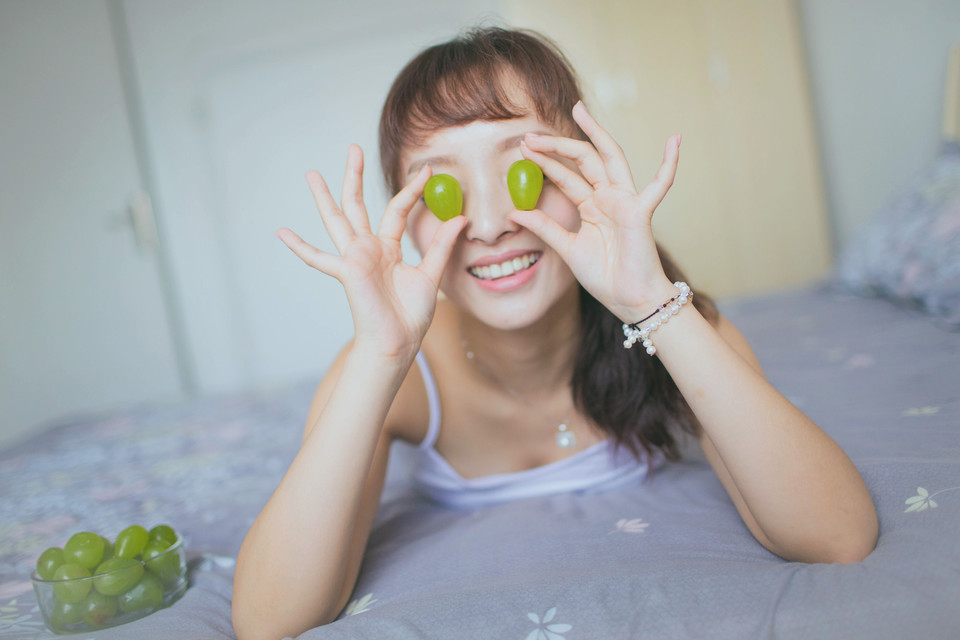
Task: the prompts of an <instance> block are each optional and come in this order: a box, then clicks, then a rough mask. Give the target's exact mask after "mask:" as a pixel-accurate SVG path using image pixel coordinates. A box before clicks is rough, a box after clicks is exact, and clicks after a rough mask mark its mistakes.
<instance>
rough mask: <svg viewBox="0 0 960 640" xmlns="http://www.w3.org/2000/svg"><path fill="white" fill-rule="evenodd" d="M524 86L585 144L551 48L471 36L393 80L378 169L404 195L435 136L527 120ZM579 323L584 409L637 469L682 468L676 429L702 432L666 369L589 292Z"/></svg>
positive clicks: (560, 59)
mask: <svg viewBox="0 0 960 640" xmlns="http://www.w3.org/2000/svg"><path fill="white" fill-rule="evenodd" d="M516 82H519V83H520V86H521V87H522V88H523V89H524V91H525V93H526V96H527V97H528V98H529V102H528V104H532V105H533V107H534V109H536V114H537V117H538V118H539V119H540V120H541V121H543V122H547V123H550V124H551V125H552V126H554V127H556V128H557V129H559V130H560V131H563V132H565V133H566V134H567V135H569V136H570V137H575V138H579V139H581V140H586V139H587V137H586V135H585V134H584V133H583V132H582V131H581V130H580V127H579V126H578V125H577V124H576V122H575V121H574V120H573V116H572V113H571V112H572V109H573V106H574V105H575V104H576V103H577V101H578V100H580V99H581V91H580V85H579V82H578V80H577V77H576V74H575V73H574V71H573V68H572V67H571V65H570V63H569V61H568V60H567V59H566V57H565V56H564V55H563V53H562V52H561V51H560V49H559V48H558V47H557V46H556V45H555V44H554V43H553V42H551V41H550V40H549V39H547V38H545V37H544V36H542V35H540V34H538V33H536V32H533V31H529V30H510V29H503V28H500V27H485V28H477V29H473V30H470V31H467V32H464V33H463V34H461V35H460V36H458V37H457V38H455V39H453V40H451V41H449V42H445V43H443V44H438V45H435V46H432V47H430V48H428V49H426V50H424V51H423V52H421V53H420V54H419V55H417V56H416V57H415V58H413V60H411V61H410V62H409V63H408V64H407V66H406V67H404V69H403V70H402V71H401V72H400V74H399V75H398V76H397V78H396V80H394V83H393V86H392V87H391V89H390V92H389V93H388V94H387V98H386V101H385V103H384V106H383V112H382V114H381V118H380V164H381V168H382V170H383V176H384V179H385V180H386V183H387V188H388V190H389V191H390V193H392V194H396V193H397V192H398V191H399V190H400V189H401V188H402V187H403V182H402V179H403V178H402V169H401V167H400V155H401V153H402V152H403V150H404V149H407V148H410V147H411V146H415V145H419V144H421V143H422V142H423V141H424V140H425V139H426V138H427V137H428V136H429V135H430V134H431V133H433V132H434V131H436V130H437V129H440V128H443V127H451V126H458V125H464V124H468V123H470V122H473V121H476V120H506V119H511V118H519V117H523V116H526V115H529V114H528V108H527V107H525V106H523V105H518V104H515V103H514V102H511V100H510V95H511V92H510V89H511V88H514V89H515V86H508V83H510V84H511V85H513V83H516ZM512 95H516V94H515V92H514V93H512ZM657 251H658V252H659V255H660V261H661V264H662V265H663V270H664V273H665V274H666V276H667V277H668V278H669V279H670V281H671V282H675V281H677V280H684V281H686V280H687V278H686V277H685V276H684V275H683V273H682V272H681V270H680V269H679V267H677V265H676V263H675V262H674V261H673V260H672V259H671V258H670V256H669V255H668V254H667V252H666V251H664V250H663V248H662V247H661V246H660V245H659V243H658V244H657ZM691 288H692V289H693V290H694V297H693V304H694V306H695V307H696V308H697V309H698V310H699V311H700V313H701V314H703V316H704V317H705V318H706V319H707V320H708V321H709V322H711V323H713V324H716V323H717V321H718V318H719V314H718V312H717V308H716V305H715V304H714V302H713V301H712V300H711V299H710V297H709V296H707V295H705V294H703V293H702V292H701V291H699V290H697V289H696V287H693V286H692V285H691ZM580 313H581V324H582V328H581V335H580V346H579V349H578V351H577V355H576V360H575V364H574V371H573V377H572V380H571V387H572V389H573V399H574V402H575V403H576V405H577V408H578V409H579V410H580V411H582V412H584V413H585V414H586V415H588V416H590V418H591V419H592V420H593V421H594V423H595V424H596V425H597V426H598V427H599V428H600V429H601V430H603V431H604V432H606V433H608V434H609V435H610V436H612V437H613V439H614V441H615V442H616V444H617V446H626V447H627V448H628V449H629V450H630V451H631V452H632V453H633V455H634V456H636V457H637V458H638V459H640V458H641V456H642V455H643V453H645V454H646V455H648V456H649V455H653V454H654V453H655V451H660V452H661V453H662V454H663V455H664V457H665V458H666V459H668V460H674V461H675V460H679V459H680V457H681V455H680V448H679V446H678V444H677V441H676V439H675V438H674V433H673V432H672V431H673V429H680V430H681V431H683V432H686V433H689V434H691V435H694V436H699V435H700V429H699V425H698V423H697V421H696V419H695V417H694V415H693V412H692V411H691V409H690V406H689V405H688V404H687V401H686V400H685V399H684V397H683V395H682V394H681V393H680V390H679V389H678V388H677V385H676V383H674V381H673V379H672V378H671V377H670V374H669V373H667V370H666V368H664V366H663V365H662V364H661V363H660V359H659V358H651V357H647V355H646V354H644V353H642V352H640V353H638V352H637V349H632V350H630V351H628V350H626V349H624V348H623V345H622V342H623V332H622V330H621V324H622V323H621V322H620V320H619V319H618V318H617V317H616V316H614V315H613V314H612V313H611V312H610V311H609V310H608V309H607V308H606V307H604V306H603V305H602V304H600V303H599V302H598V301H597V300H596V299H595V298H594V297H593V296H591V295H590V294H589V293H587V291H586V290H585V289H584V288H583V287H580ZM641 450H642V452H641Z"/></svg>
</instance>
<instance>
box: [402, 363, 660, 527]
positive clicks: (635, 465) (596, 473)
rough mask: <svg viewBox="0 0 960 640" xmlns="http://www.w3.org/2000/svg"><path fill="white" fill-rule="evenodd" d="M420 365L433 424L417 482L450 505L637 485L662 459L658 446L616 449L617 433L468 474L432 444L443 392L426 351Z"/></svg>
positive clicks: (421, 452)
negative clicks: (644, 451)
mask: <svg viewBox="0 0 960 640" xmlns="http://www.w3.org/2000/svg"><path fill="white" fill-rule="evenodd" d="M417 365H418V366H419V367H420V373H421V375H422V376H423V383H424V385H425V386H426V388H427V398H428V401H429V405H430V426H429V427H428V429H427V435H426V437H425V438H424V439H423V442H421V443H420V445H419V447H418V451H419V461H418V465H417V469H416V471H415V473H414V481H415V483H416V486H417V489H418V490H419V491H421V492H422V493H424V494H426V495H427V496H428V497H430V498H432V499H433V500H435V501H437V502H439V503H441V504H444V505H446V506H449V507H456V508H476V507H482V506H486V505H490V504H497V503H500V502H507V501H510V500H519V499H522V498H532V497H535V496H542V495H549V494H555V493H567V492H577V493H598V492H601V491H608V490H610V489H615V488H618V487H623V486H626V485H630V484H639V483H640V482H641V481H642V480H643V479H644V478H645V477H646V476H647V474H648V472H649V471H650V470H652V469H656V468H657V467H659V466H660V465H661V464H662V463H663V460H664V457H663V454H662V453H660V452H659V451H658V452H657V453H656V455H655V456H653V457H652V459H647V458H646V457H644V459H643V460H641V461H638V460H637V459H636V458H635V457H634V456H633V454H632V453H630V451H629V450H628V449H627V448H626V447H620V448H619V449H617V448H615V447H614V440H613V438H608V439H606V440H604V441H602V442H598V443H597V444H594V445H592V446H590V447H588V448H586V449H584V450H582V451H579V452H577V453H575V454H573V455H572V456H569V457H567V458H564V459H562V460H558V461H556V462H551V463H549V464H545V465H542V466H539V467H534V468H533V469H526V470H524V471H515V472H510V473H497V474H494V475H489V476H483V477H480V478H464V477H463V476H461V475H460V474H459V473H457V471H456V470H455V469H454V468H453V467H451V466H450V463H448V462H447V461H446V459H445V458H444V457H443V456H441V455H440V454H439V453H438V452H437V450H436V449H435V448H434V445H435V444H436V442H437V436H438V435H439V433H440V396H439V394H438V393H437V385H436V381H435V380H434V378H433V374H432V373H431V371H430V367H429V366H428V365H427V359H426V358H425V357H424V355H423V352H422V351H421V352H419V353H417ZM651 463H652V464H651Z"/></svg>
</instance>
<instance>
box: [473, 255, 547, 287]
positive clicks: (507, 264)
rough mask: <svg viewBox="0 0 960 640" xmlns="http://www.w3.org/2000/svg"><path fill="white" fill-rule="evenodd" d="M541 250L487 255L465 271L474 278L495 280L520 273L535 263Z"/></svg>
mask: <svg viewBox="0 0 960 640" xmlns="http://www.w3.org/2000/svg"><path fill="white" fill-rule="evenodd" d="M542 254H543V252H542V251H529V250H526V251H525V250H519V251H509V252H507V253H502V254H499V255H496V256H487V257H485V258H481V259H480V260H478V261H476V262H475V263H474V264H472V265H470V266H469V267H467V271H468V272H469V273H470V275H472V276H473V277H474V278H477V279H480V280H486V281H490V280H497V279H500V278H506V277H509V276H512V275H514V274H516V273H520V272H522V271H525V270H527V269H529V268H530V267H532V266H533V265H535V264H537V262H538V261H539V260H540V257H541V255H542Z"/></svg>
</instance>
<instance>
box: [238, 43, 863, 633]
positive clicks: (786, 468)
mask: <svg viewBox="0 0 960 640" xmlns="http://www.w3.org/2000/svg"><path fill="white" fill-rule="evenodd" d="M679 149H680V136H679V135H676V136H672V137H671V138H670V139H669V140H668V141H667V143H666V148H665V151H664V157H663V164H662V165H661V167H660V169H659V171H658V172H657V174H656V176H655V177H654V179H653V181H652V182H651V183H650V184H649V185H647V186H646V187H645V188H643V189H642V190H640V191H638V190H637V189H636V188H635V186H634V179H633V177H632V175H631V172H630V168H629V167H628V165H627V162H626V160H625V158H624V154H623V151H622V150H621V148H620V147H619V146H618V145H617V143H616V141H614V140H613V139H612V138H611V136H610V135H609V134H608V133H607V132H606V131H605V130H604V129H603V128H602V127H601V126H600V125H599V124H598V123H597V122H596V121H595V120H594V119H593V117H592V116H591V115H590V113H589V111H588V110H587V109H586V107H584V105H583V103H582V102H581V101H580V91H579V88H578V86H577V81H576V79H575V76H574V75H573V73H572V71H571V70H570V68H569V66H568V64H567V62H566V60H565V59H564V57H563V56H562V54H561V53H560V52H559V51H557V50H556V49H555V47H553V45H551V44H550V43H549V42H548V41H546V40H545V39H543V38H542V37H540V36H537V35H536V34H532V33H530V32H520V31H509V30H503V29H499V28H492V29H483V30H476V31H473V32H470V33H468V34H466V35H464V36H462V37H460V38H458V39H456V40H453V41H451V42H448V43H445V44H442V45H438V46H435V47H432V48H430V49H428V50H426V51H424V52H423V53H421V54H420V55H419V56H417V57H416V58H415V59H414V60H412V61H411V62H410V63H409V64H408V66H407V67H406V68H405V69H404V70H403V71H402V72H401V74H400V75H399V76H398V78H397V79H396V81H395V83H394V85H393V88H392V89H391V91H390V94H389V95H388V97H387V100H386V104H385V106H384V110H383V115H382V118H381V123H380V156H381V162H382V168H383V173H384V176H385V177H386V180H387V184H388V185H389V187H390V189H391V191H392V193H394V194H395V195H394V197H393V199H392V200H391V201H390V203H389V205H388V206H387V209H386V211H385V213H384V215H383V218H382V221H381V223H380V226H379V229H377V230H376V231H374V230H372V229H371V227H370V224H369V218H368V214H367V211H366V209H365V207H364V202H363V188H362V173H363V156H362V152H361V150H360V149H359V148H358V147H356V146H351V147H350V149H349V153H348V159H347V171H346V177H345V179H344V184H343V192H342V195H341V202H340V205H339V206H338V205H337V203H336V202H335V201H334V199H333V197H332V196H331V194H330V192H329V191H328V189H327V186H326V184H325V182H324V180H323V178H322V177H321V176H320V175H319V174H318V173H316V172H309V173H308V174H307V181H308V183H309V185H310V188H311V190H312V191H313V194H314V197H315V199H316V204H317V207H318V209H319V211H320V216H321V218H322V220H323V223H324V225H325V227H326V229H327V231H328V233H329V234H330V236H331V238H332V239H333V243H334V245H335V246H336V249H337V252H338V253H339V255H332V254H330V253H325V252H323V251H319V250H317V249H316V248H314V247H312V246H311V245H309V244H308V243H307V242H305V241H304V240H302V239H301V238H300V237H299V236H298V235H296V234H295V233H293V232H292V231H290V230H289V229H285V228H284V229H280V230H279V231H278V232H277V235H278V237H279V238H280V239H281V240H282V241H283V242H284V243H285V244H286V245H287V246H288V247H289V248H290V249H291V250H292V251H293V252H294V253H295V254H296V255H297V256H299V257H300V258H301V259H302V260H303V261H304V262H305V263H306V264H308V265H309V266H311V267H313V268H315V269H317V270H318V271H320V272H322V273H325V274H327V275H329V276H333V277H335V278H337V280H339V281H340V282H341V283H342V284H343V286H344V289H345V290H346V294H347V299H348V301H349V304H350V309H351V311H352V314H353V321H354V325H355V336H354V339H353V340H352V341H351V343H350V344H349V345H347V346H346V347H345V348H344V349H343V351H342V352H341V353H340V355H339V356H338V357H337V358H336V360H335V362H334V363H333V365H332V366H331V368H330V370H329V372H328V373H327V375H326V377H325V378H324V379H323V381H322V382H321V383H320V385H319V387H318V389H317V393H316V396H315V398H314V400H313V403H312V406H311V407H310V412H309V416H308V418H307V422H306V428H305V430H304V438H303V444H302V447H301V449H300V451H299V453H298V454H297V456H296V458H295V460H294V461H293V463H292V464H291V466H290V469H289V470H288V471H287V473H286V475H285V476H284V478H283V480H282V482H281V484H280V486H279V487H278V488H277V490H276V492H275V493H274V494H273V496H272V497H271V499H270V501H269V502H268V503H267V505H266V506H265V507H264V509H263V511H262V512H261V514H260V515H259V517H258V518H257V520H256V521H255V522H254V524H253V526H252V527H251V529H250V531H249V533H248V534H247V536H246V539H245V540H244V542H243V546H242V548H241V550H240V554H239V557H238V562H237V569H236V577H235V581H234V596H233V622H234V627H235V629H236V631H237V635H238V637H239V638H240V639H241V640H246V639H248V638H266V637H281V636H285V635H290V636H294V635H297V634H299V633H301V632H303V631H304V630H306V629H308V628H311V627H314V626H317V625H321V624H325V623H328V622H330V621H332V620H334V619H335V618H336V617H337V615H338V614H339V613H340V611H341V610H342V608H343V607H344V606H345V604H346V603H347V601H348V600H349V597H350V595H351V593H352V591H353V587H354V584H355V583H356V580H357V574H358V571H359V568H360V563H361V559H362V557H363V552H364V548H365V545H366V543H367V539H368V535H369V532H370V527H371V524H372V522H373V520H374V516H375V515H376V511H377V507H378V501H379V498H380V494H381V491H382V488H383V483H384V474H385V470H386V466H387V458H388V454H389V450H390V445H391V443H392V442H393V441H394V440H397V439H401V440H404V441H406V442H408V443H411V444H414V445H417V446H418V447H420V451H421V454H422V465H421V467H420V469H419V470H418V472H417V482H418V484H419V485H420V488H421V489H422V490H423V491H424V493H426V494H427V495H428V496H431V497H433V498H434V499H436V500H438V501H440V502H443V503H445V504H449V505H451V506H471V507H476V506H481V505H485V504H491V503H495V502H500V501H503V500H510V499H515V498H519V497H528V496H533V495H541V494H544V493H549V492H557V491H585V492H589V491H600V490H605V489H612V488H614V487H621V490H636V491H642V490H643V488H642V486H641V484H640V480H641V479H642V478H643V477H645V476H647V475H648V474H649V473H650V472H652V471H653V470H654V469H655V468H656V467H657V466H658V465H659V464H662V463H663V462H664V461H665V460H675V459H677V458H678V457H679V448H678V445H677V441H676V439H675V437H674V436H675V435H680V434H679V433H677V430H679V431H684V432H687V433H690V434H692V435H694V436H696V438H697V440H698V442H699V444H700V445H701V447H702V449H703V451H704V454H705V456H706V458H707V460H708V461H709V463H710V464H711V466H712V467H713V469H714V470H715V471H716V473H717V476H718V477H719V479H720V481H721V482H722V484H723V486H724V487H725V488H726V490H727V492H728V493H729V495H730V497H731V499H732V501H733V503H734V505H735V506H736V508H737V510H738V511H739V513H740V515H741V516H742V518H743V521H744V523H745V525H746V526H747V527H748V528H749V530H750V531H751V533H752V534H753V535H754V536H755V537H756V539H757V540H758V541H759V543H760V544H762V545H763V546H765V547H766V548H767V549H769V550H770V551H772V552H773V553H775V554H777V555H779V556H781V557H783V558H786V559H788V560H796V561H802V562H842V563H848V562H855V561H859V560H862V559H863V558H864V557H865V556H867V555H868V554H869V553H870V552H871V550H872V549H873V548H874V545H875V543H876V540H877V516H876V511H875V509H874V505H873V502H872V500H871V498H870V494H869V492H868V491H867V489H866V486H865V485H864V483H863V480H862V478H861V477H860V475H859V473H858V472H857V469H856V468H855V467H854V465H853V464H852V463H851V461H850V460H849V458H848V457H847V456H846V455H845V454H844V452H843V451H842V450H841V449H840V448H839V447H838V446H837V444H836V443H835V442H834V441H833V440H831V439H830V437H828V436H827V435H826V434H825V433H824V432H823V431H822V430H821V429H819V428H818V427H817V425H816V424H814V423H813V422H811V421H810V419H809V418H807V417H806V416H805V415H804V414H803V413H801V412H800V411H799V410H798V409H797V408H795V407H794V406H793V405H792V404H791V403H790V402H789V401H787V400H786V399H785V398H784V397H783V396H782V395H781V394H780V393H778V392H777V391H776V390H775V389H774V388H773V387H772V386H771V385H770V384H769V383H768V382H767V381H766V380H765V378H764V375H763V372H762V371H761V369H760V365H759V364H758V362H757V359H756V357H755V356H754V354H753V352H752V351H751V349H750V346H749V345H748V344H747V342H746V340H745V339H744V338H743V336H742V335H741V334H740V333H739V332H738V331H737V329H736V328H735V327H734V326H733V325H731V324H730V322H728V321H727V320H726V319H725V318H724V317H723V316H721V315H720V314H719V313H718V312H717V310H716V308H715V307H714V305H713V304H712V303H711V302H710V301H709V300H708V299H707V298H706V297H704V296H703V295H702V294H699V293H698V294H696V295H695V296H694V295H693V293H692V292H689V290H688V289H687V288H686V285H685V284H682V283H681V281H682V280H683V279H684V278H683V276H682V274H681V273H680V272H679V271H678V270H677V268H676V266H675V265H674V264H673V263H672V262H671V261H670V259H669V258H668V256H666V255H665V254H663V253H662V252H658V247H657V245H656V243H655V241H654V238H653V235H652V233H651V224H650V223H651V218H652V216H653V213H654V210H655V209H656V207H657V205H658V204H659V203H660V202H661V201H662V200H663V198H664V196H665V195H666V193H667V191H668V189H669V188H670V186H671V184H672V183H673V179H674V175H675V174H676V171H677V162H678V158H679ZM524 158H525V159H528V160H531V161H533V162H534V163H536V164H537V165H538V166H539V167H540V168H542V171H543V173H544V175H545V182H544V186H543V191H542V193H541V194H540V196H539V200H538V201H537V205H536V208H535V209H533V210H522V211H521V210H518V209H517V208H515V206H514V204H513V202H512V200H511V196H510V193H509V190H508V185H507V173H508V170H509V168H510V167H511V165H512V164H513V163H514V162H516V161H518V160H521V159H524ZM438 173H446V174H449V175H450V176H452V177H453V178H455V179H456V181H457V182H458V183H459V185H460V186H461V188H462V193H463V208H462V215H458V216H456V217H453V218H451V219H449V220H446V221H444V222H442V221H441V220H440V219H439V218H438V217H437V216H435V215H434V214H433V213H432V212H431V211H430V209H429V208H428V207H427V206H426V204H425V202H424V200H423V198H422V197H421V196H422V195H423V192H424V187H425V184H426V183H427V180H428V178H430V177H431V175H433V174H438ZM404 232H406V233H408V234H409V237H410V238H411V240H412V241H413V244H414V245H415V246H416V248H417V250H418V251H419V252H420V254H421V255H422V256H423V259H422V261H421V262H420V264H419V265H418V266H416V267H414V266H410V265H408V264H405V263H404V262H402V261H401V252H400V240H401V237H402V235H403V233H404ZM691 233H695V230H691ZM440 292H443V294H444V295H443V297H441V298H440V300H439V301H438V294H439V293H440ZM655 310H656V313H654V311H655ZM634 323H637V324H636V329H643V328H648V327H650V326H651V324H652V325H653V328H652V330H650V331H649V332H647V331H645V332H644V333H643V335H642V336H641V338H640V340H643V346H641V344H640V341H639V340H638V341H637V344H636V345H634V344H632V342H633V340H632V339H631V338H630V335H631V334H633V335H634V336H635V335H636V334H635V331H634V330H633V329H627V330H626V331H625V329H624V325H626V324H634ZM654 323H656V324H654ZM625 336H627V339H626V340H625ZM627 345H630V346H632V347H633V348H629V349H628V348H625V347H626V346H627ZM441 407H442V413H441ZM628 485H634V486H633V488H632V489H624V488H623V487H626V486H628ZM279 541H282V543H280V542H279Z"/></svg>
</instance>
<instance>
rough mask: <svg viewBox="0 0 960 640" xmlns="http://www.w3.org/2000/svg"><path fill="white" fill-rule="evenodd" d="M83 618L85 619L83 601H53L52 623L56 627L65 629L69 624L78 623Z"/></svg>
mask: <svg viewBox="0 0 960 640" xmlns="http://www.w3.org/2000/svg"><path fill="white" fill-rule="evenodd" d="M81 620H83V603H82V602H63V601H62V600H54V601H53V608H52V609H51V610H50V624H51V625H52V626H53V628H54V629H60V630H63V628H64V627H66V626H67V625H71V624H77V623H78V622H80V621H81Z"/></svg>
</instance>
